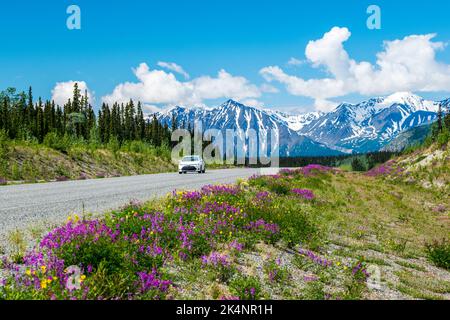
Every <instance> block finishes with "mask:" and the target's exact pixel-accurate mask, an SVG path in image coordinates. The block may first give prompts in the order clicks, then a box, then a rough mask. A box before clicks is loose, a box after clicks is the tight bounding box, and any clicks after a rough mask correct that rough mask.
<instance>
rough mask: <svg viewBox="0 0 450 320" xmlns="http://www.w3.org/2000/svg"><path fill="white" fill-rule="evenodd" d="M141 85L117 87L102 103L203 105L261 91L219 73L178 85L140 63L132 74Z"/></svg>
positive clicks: (170, 77) (172, 77)
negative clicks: (208, 101) (139, 102)
mask: <svg viewBox="0 0 450 320" xmlns="http://www.w3.org/2000/svg"><path fill="white" fill-rule="evenodd" d="M133 72H134V74H135V75H136V77H137V79H138V80H139V82H135V83H132V82H125V83H121V84H119V85H118V86H116V87H115V88H114V90H113V92H112V93H111V94H110V95H107V96H104V97H103V101H104V102H106V103H109V104H112V103H114V102H116V101H117V102H126V101H129V100H130V99H133V100H136V101H141V102H142V103H143V104H150V105H151V104H165V105H176V104H179V105H188V106H189V105H202V104H203V103H204V100H209V99H218V98H226V99H228V98H231V99H235V100H244V99H249V98H252V99H255V98H259V97H260V96H261V90H260V88H259V87H257V86H256V85H254V84H252V83H250V82H249V81H248V80H247V79H246V78H244V77H240V76H233V75H231V74H229V73H228V72H226V71H225V70H220V71H219V72H218V74H217V76H216V77H211V76H202V77H198V78H195V79H192V80H191V81H184V82H183V81H178V80H177V79H176V77H175V75H174V74H172V73H167V72H165V71H163V70H150V68H149V67H148V65H147V64H146V63H141V64H140V65H139V66H138V67H137V68H136V69H134V70H133Z"/></svg>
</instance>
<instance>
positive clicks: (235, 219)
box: [0, 165, 450, 299]
mask: <svg viewBox="0 0 450 320" xmlns="http://www.w3.org/2000/svg"><path fill="white" fill-rule="evenodd" d="M394 177H395V173H393V175H391V174H385V173H383V174H375V173H374V172H371V173H367V174H363V173H348V172H343V171H339V170H336V169H332V168H328V167H323V166H319V165H310V166H307V167H304V168H301V169H295V170H282V171H281V172H280V174H277V175H273V176H255V177H252V178H251V179H249V180H248V181H240V182H239V183H238V184H236V185H223V186H205V187H204V188H202V189H201V190H199V191H174V193H173V194H169V195H168V196H167V197H166V198H164V199H161V200H159V201H152V202H149V203H145V204H141V203H131V204H130V205H128V206H126V207H124V208H122V209H119V210H117V211H114V212H111V213H110V214H108V215H107V216H106V217H105V218H100V219H91V218H89V217H88V216H86V217H81V218H78V217H76V216H75V217H71V218H69V219H68V222H67V224H66V225H64V226H61V227H60V228H57V229H55V230H53V231H51V232H50V233H48V234H46V235H45V236H44V237H41V238H37V239H36V241H37V242H36V243H37V246H36V248H35V249H33V250H31V251H29V252H27V253H23V252H22V253H20V252H17V253H16V254H15V255H14V257H13V258H14V259H13V260H8V259H6V260H4V261H3V268H4V270H3V274H4V279H3V280H2V281H3V286H0V298H1V297H2V298H5V299H171V298H175V299H267V298H271V299H449V298H450V271H449V268H450V264H449V261H450V244H449V241H450V239H449V232H448V231H449V228H450V225H449V219H448V217H449V208H450V202H449V197H448V194H446V193H443V192H442V191H441V190H440V189H438V188H429V189H428V190H427V191H426V192H425V191H424V190H425V189H424V188H423V187H422V186H421V185H420V184H411V183H405V182H403V181H402V180H396V179H394ZM73 266H75V267H76V268H78V269H76V270H78V271H79V272H78V271H77V272H78V273H76V274H75V275H74V274H72V273H73V272H74V271H73V270H74V269H73ZM69 267H71V268H69ZM74 279H75V280H74ZM68 280H70V281H69V283H72V284H74V285H75V286H69V287H68V286H67V283H68Z"/></svg>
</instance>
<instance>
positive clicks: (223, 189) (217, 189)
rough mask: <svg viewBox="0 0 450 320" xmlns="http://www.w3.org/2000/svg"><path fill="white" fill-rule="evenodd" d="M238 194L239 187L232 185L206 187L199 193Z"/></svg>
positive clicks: (207, 194)
mask: <svg viewBox="0 0 450 320" xmlns="http://www.w3.org/2000/svg"><path fill="white" fill-rule="evenodd" d="M239 192H240V189H239V187H237V186H233V185H207V186H204V187H202V189H201V193H202V194H203V195H206V196H209V195H221V194H228V195H237V194H238V193H239Z"/></svg>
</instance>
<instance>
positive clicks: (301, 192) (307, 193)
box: [292, 189, 315, 200]
mask: <svg viewBox="0 0 450 320" xmlns="http://www.w3.org/2000/svg"><path fill="white" fill-rule="evenodd" d="M292 193H294V194H295V195H297V196H300V197H302V198H303V199H306V200H312V199H314V198H315V196H314V192H313V191H312V190H309V189H292Z"/></svg>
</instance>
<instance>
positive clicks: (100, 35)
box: [0, 0, 450, 111]
mask: <svg viewBox="0 0 450 320" xmlns="http://www.w3.org/2000/svg"><path fill="white" fill-rule="evenodd" d="M70 4H76V5H78V6H79V7H80V8H81V14H82V15H81V19H82V20H81V21H82V28H81V30H68V29H67V27H66V19H67V17H68V15H67V14H66V8H67V7H68V6H69V5H70ZM370 4H376V5H378V6H379V7H380V8H381V14H382V16H381V17H382V28H381V30H369V29H368V28H367V26H366V20H367V17H368V15H367V14H366V9H367V7H368V6H369V5H370ZM448 12H450V3H449V2H448V1H437V0H436V1H427V2H423V1H420V2H419V1H403V0H396V1H378V0H373V1H364V0H347V1H339V2H337V1H321V0H316V1H313V2H306V1H287V0H278V1H264V0H258V1H242V0H241V1H237V0H227V1H218V0H196V1H183V0H179V1H175V0H172V1H140V0H128V1H92V0H71V1H64V0H59V1H39V2H33V3H26V4H24V3H23V2H22V3H19V2H13V1H8V2H7V3H2V10H1V11H0V35H1V38H2V39H3V41H1V43H0V55H1V59H0V89H4V88H6V87H9V86H13V87H17V88H19V89H21V90H25V89H26V88H27V87H28V86H29V85H32V86H33V89H34V93H35V96H38V95H40V96H42V97H44V98H51V97H52V90H53V89H54V88H55V85H56V83H58V82H66V81H70V80H76V81H85V82H86V84H87V86H88V88H89V90H91V91H93V94H94V95H95V101H96V104H98V103H99V102H100V101H102V97H104V96H107V95H111V94H112V93H113V91H114V89H115V88H116V86H118V85H119V84H121V83H126V82H134V83H138V82H139V80H138V79H137V78H136V75H135V74H134V73H133V70H132V69H133V68H137V67H138V66H139V65H140V64H141V63H146V65H147V66H148V69H145V68H142V70H141V71H142V74H143V77H147V76H148V77H149V78H148V79H153V78H151V77H152V76H153V74H152V70H154V69H155V68H156V69H159V70H165V72H166V73H167V74H168V73H169V72H170V71H169V70H167V69H165V68H162V67H158V66H157V63H158V62H171V63H176V64H177V65H179V66H182V68H183V69H184V70H185V71H186V72H187V73H188V74H189V76H190V78H189V79H185V77H184V76H183V75H181V74H177V73H174V76H176V79H177V81H179V82H180V83H181V85H179V84H178V83H175V84H173V83H172V84H173V85H175V87H177V86H178V87H179V89H180V90H181V89H182V90H183V93H176V94H174V95H175V97H174V98H173V99H172V100H173V101H172V100H171V99H163V100H164V101H163V100H161V101H162V102H160V100H158V97H159V96H158V95H157V94H156V93H155V95H151V94H149V95H147V94H145V95H144V94H143V93H142V90H145V88H146V86H147V85H148V83H147V84H144V85H143V89H142V88H141V89H142V90H141V89H139V88H136V87H130V88H128V89H127V88H126V89H124V90H123V92H122V93H121V94H122V96H123V97H125V96H126V97H127V98H128V95H131V96H132V98H136V99H147V100H148V101H144V102H145V103H147V104H148V105H149V108H151V107H150V106H158V107H161V106H163V105H165V104H175V103H177V102H180V103H183V102H186V103H189V102H192V103H194V104H202V103H203V104H206V105H215V104H217V103H220V102H222V101H224V100H225V99H226V98H233V97H232V96H230V97H226V95H227V92H231V93H230V95H234V97H239V98H241V99H240V100H243V101H248V102H249V103H254V104H260V105H264V106H266V107H275V108H283V109H289V108H292V107H299V108H296V110H298V109H299V110H302V111H307V110H313V109H314V108H315V107H314V105H316V104H317V105H319V104H320V103H317V102H319V101H320V102H324V101H326V102H327V103H335V102H340V101H343V100H346V101H358V100H360V99H362V98H364V97H365V96H370V95H372V91H371V90H369V91H367V88H365V87H364V86H374V84H370V83H369V84H363V83H361V85H359V84H358V88H353V87H352V88H346V89H345V90H343V91H342V92H339V93H338V94H337V96H333V95H331V96H329V95H326V94H325V95H324V94H323V93H313V94H311V95H313V96H307V95H305V90H310V89H311V90H312V91H314V90H315V87H314V88H310V87H309V86H307V88H306V89H305V88H303V83H301V84H300V85H299V83H298V81H297V80H296V79H301V81H307V80H310V79H323V78H338V80H340V77H341V75H336V74H333V72H332V71H331V70H330V64H331V68H332V65H333V64H334V62H330V59H333V58H332V57H329V56H327V57H324V56H321V57H318V58H317V55H320V52H321V51H320V50H321V49H320V48H319V49H317V48H316V49H317V50H316V51H315V52H313V53H312V54H311V55H312V56H313V59H315V58H317V59H319V60H320V61H319V62H318V63H317V65H316V67H314V66H313V63H312V62H311V59H310V61H306V62H303V63H302V64H301V65H297V66H293V65H289V64H288V61H289V60H290V59H291V58H292V57H294V58H296V59H298V60H301V61H304V60H308V59H307V58H306V57H305V48H306V46H307V45H308V42H309V41H311V40H318V39H321V38H322V37H323V36H324V34H325V33H327V32H330V31H331V30H332V28H333V27H340V28H341V29H339V30H340V31H342V32H338V31H339V30H337V29H335V31H336V32H332V34H330V37H331V36H334V35H336V36H337V37H340V36H342V37H345V38H348V39H347V40H345V41H343V45H344V48H345V52H346V53H347V54H348V56H349V59H351V60H354V61H356V62H357V63H360V62H362V61H366V62H368V63H370V64H372V65H373V66H374V67H375V68H377V66H376V64H375V62H376V60H377V57H376V54H377V53H379V52H381V51H383V50H384V47H383V41H393V40H396V39H399V40H401V39H404V38H405V37H407V36H411V35H427V34H434V33H435V34H436V36H435V37H434V38H432V39H426V40H424V41H422V42H417V46H420V45H425V46H426V45H427V44H430V43H440V44H441V48H438V49H435V54H436V56H435V62H436V64H433V65H434V66H435V67H436V68H440V70H439V71H440V72H442V74H441V77H440V78H439V79H435V82H436V83H434V84H432V85H431V87H432V88H431V89H430V88H426V87H427V86H426V85H424V84H423V83H414V84H411V83H409V84H405V85H404V88H403V87H402V86H396V85H395V86H393V87H392V91H397V90H398V89H405V90H407V91H415V92H417V93H419V94H420V95H422V96H425V97H426V98H430V99H442V98H444V97H448V96H450V85H449V86H446V85H445V84H442V82H443V80H442V79H446V77H447V76H448V73H449V72H448V70H450V67H449V65H450V48H448V47H445V44H446V43H447V42H449V41H450V22H449V19H448ZM343 28H347V29H345V30H348V32H351V36H349V37H346V34H347V33H346V32H345V30H344V29H343ZM333 43H334V42H333ZM324 45H325V46H326V45H327V44H324ZM414 45H415V44H414ZM414 45H413V46H412V47H410V48H415V47H414ZM437 47H439V45H437ZM424 50H425V49H424ZM411 51H414V52H411V54H415V52H418V51H421V49H420V47H419V49H417V50H416V49H414V50H411ZM400 52H401V51H400ZM332 54H333V52H331V53H330V55H332ZM408 55H409V53H407V54H406V56H408ZM391 58H392V57H391ZM413 58H414V57H413ZM416 58H417V57H416ZM392 59H396V58H395V57H394V58H392ZM323 60H325V62H324V61H323ZM390 61H391V60H389V63H390ZM430 63H431V62H430ZM433 63H434V62H433ZM270 66H277V67H278V68H279V69H280V70H282V72H283V73H282V75H279V74H278V75H276V76H275V75H274V73H273V69H271V71H270V72H269V71H267V69H266V71H267V72H265V74H264V73H262V72H261V70H262V69H264V68H267V67H270ZM422 67H423V69H432V68H429V67H428V65H425V66H422ZM338 68H339V69H340V68H341V66H339V67H338ZM418 68H420V66H419V67H418ZM447 68H448V69H447ZM222 69H223V70H226V73H227V75H229V77H228V78H227V79H228V80H229V82H231V83H234V84H235V85H236V86H237V85H238V83H239V79H235V78H234V77H240V80H242V79H243V78H245V83H243V84H242V85H243V86H244V87H245V88H243V89H242V90H240V88H234V87H230V89H229V91H227V90H224V93H217V94H211V95H208V94H206V93H204V92H205V90H206V91H209V90H213V89H209V88H208V87H206V86H205V85H203V86H202V87H201V88H200V89H198V88H197V86H199V85H198V84H197V83H196V79H198V78H199V77H205V76H209V77H210V78H211V79H212V80H211V81H208V80H209V78H202V80H203V82H202V83H204V82H206V83H208V82H211V83H212V82H214V79H215V78H217V77H218V72H219V71H220V70H222ZM394 69H396V67H395V68H394ZM277 70H278V69H277ZM384 71H385V72H384V73H386V72H387V71H386V70H384ZM405 72H406V71H405ZM408 72H409V71H408ZM414 72H415V71H414ZM414 72H413V74H411V76H417V74H415V73H414ZM423 72H425V71H423ZM345 73H346V72H345ZM434 73H436V72H434ZM286 75H288V76H292V77H295V78H291V79H290V80H289V81H291V80H292V81H293V82H292V83H291V82H289V81H284V82H283V81H281V80H280V79H281V78H283V77H284V76H286ZM407 75H409V74H408V73H407ZM403 76H404V75H403ZM420 76H423V77H426V76H428V75H426V74H420ZM449 76H450V75H449ZM384 77H385V76H384ZM399 77H400V76H399ZM158 79H159V78H158ZM351 79H353V78H352V76H348V75H345V81H346V82H348V84H347V85H346V86H347V87H351V86H352V85H350V82H352V80H351ZM380 79H381V80H379V81H384V80H383V79H385V78H383V76H381V75H380ZM399 79H400V78H399ZM163 80H164V79H163ZM163 80H162V81H163ZM165 80H167V79H165ZM148 81H149V82H151V81H153V80H148ZM155 81H156V80H155ZM224 81H225V80H224ZM358 81H359V80H358ZM433 81H434V80H433ZM186 82H192V83H186ZM361 82H364V81H362V80H361ZM399 82H402V81H401V80H399ZM152 83H153V82H152ZM218 83H219V84H220V83H222V82H218ZM225 84H226V85H227V84H228V82H226V83H225ZM375 84H376V83H375ZM290 85H293V86H295V88H294V89H292V88H291V89H289V86H290ZM167 86H170V85H169V84H167ZM167 86H166V85H164V88H168V87H167ZM192 86H195V89H192V88H191V87H192ZM299 86H300V87H299ZM318 86H319V87H320V86H321V84H320V83H319V84H318ZM362 87H364V88H363V89H361V88H362ZM138 89H139V90H140V91H139V90H138ZM275 89H276V90H277V92H274V91H275ZM170 90H171V87H170ZM389 90H390V88H389V86H388V85H387V88H385V89H384V91H382V92H381V91H380V92H379V93H380V95H381V94H388V91H389ZM219 91H220V90H219ZM331 91H333V90H331ZM170 92H172V91H170ZM199 92H202V94H203V95H202V94H200V93H199ZM125 93H126V94H128V95H126V94H125ZM377 93H378V92H377V91H376V90H375V91H374V95H377ZM133 95H135V96H133ZM189 95H195V97H190V96H189ZM308 95H309V91H308ZM198 96H201V97H200V98H198ZM114 97H116V96H114V95H112V96H111V98H114ZM179 97H180V98H179ZM177 99H178V100H177ZM166 100H169V101H166ZM317 105H316V108H317ZM319 108H320V107H319Z"/></svg>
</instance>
